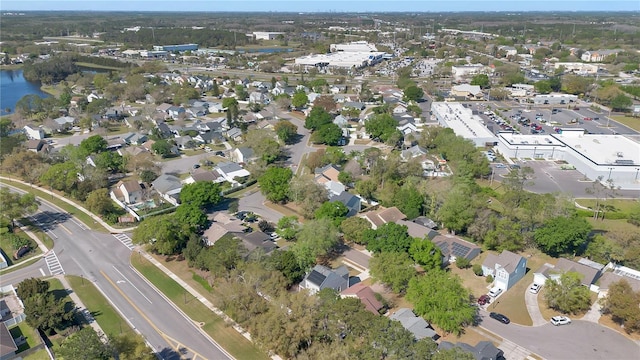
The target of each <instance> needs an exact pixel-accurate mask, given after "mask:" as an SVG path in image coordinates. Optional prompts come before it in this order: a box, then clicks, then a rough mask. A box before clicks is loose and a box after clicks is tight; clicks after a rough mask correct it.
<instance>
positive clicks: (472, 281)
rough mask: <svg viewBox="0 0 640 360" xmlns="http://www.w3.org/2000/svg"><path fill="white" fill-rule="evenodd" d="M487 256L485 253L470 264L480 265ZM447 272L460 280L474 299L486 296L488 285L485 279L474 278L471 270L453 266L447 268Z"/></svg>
mask: <svg viewBox="0 0 640 360" xmlns="http://www.w3.org/2000/svg"><path fill="white" fill-rule="evenodd" d="M487 254H488V253H487V252H483V253H481V254H480V255H479V256H478V257H476V258H475V259H473V261H471V264H472V265H473V264H482V262H483V261H484V259H485V258H486V257H487ZM449 271H450V272H451V274H455V275H458V276H459V277H460V278H461V279H462V284H463V285H464V286H465V287H466V288H467V289H469V290H470V291H471V294H473V296H474V297H476V298H478V297H480V295H483V294H486V293H487V292H488V291H489V288H488V286H489V284H488V283H487V281H486V278H485V277H483V276H476V274H475V273H474V272H473V269H472V268H468V269H458V267H457V266H456V265H455V264H453V265H451V266H449Z"/></svg>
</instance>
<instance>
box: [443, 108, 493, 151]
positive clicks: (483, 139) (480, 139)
mask: <svg viewBox="0 0 640 360" xmlns="http://www.w3.org/2000/svg"><path fill="white" fill-rule="evenodd" d="M431 111H432V113H433V116H435V118H436V119H437V120H438V123H439V124H440V125H441V126H443V127H448V128H451V129H452V130H453V132H455V133H456V135H459V136H462V137H463V138H465V139H468V140H471V141H472V142H473V143H474V144H475V145H476V146H477V147H484V146H487V145H489V146H494V145H495V144H496V142H497V141H498V139H497V138H496V136H495V135H494V134H493V133H492V132H491V131H489V129H487V128H486V127H485V126H484V120H482V118H480V117H479V116H478V115H473V111H472V110H471V109H468V108H466V107H464V106H462V104H461V103H457V102H434V103H433V104H432V105H431Z"/></svg>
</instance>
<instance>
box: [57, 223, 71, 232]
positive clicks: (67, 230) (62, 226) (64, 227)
mask: <svg viewBox="0 0 640 360" xmlns="http://www.w3.org/2000/svg"><path fill="white" fill-rule="evenodd" d="M58 225H60V227H61V228H63V229H65V231H66V232H68V233H69V234H73V233H72V232H71V230H69V229H67V227H66V226H64V225H62V224H58Z"/></svg>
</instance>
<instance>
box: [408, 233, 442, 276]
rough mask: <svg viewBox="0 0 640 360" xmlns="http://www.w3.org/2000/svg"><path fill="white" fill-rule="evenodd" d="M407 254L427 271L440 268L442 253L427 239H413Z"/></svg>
mask: <svg viewBox="0 0 640 360" xmlns="http://www.w3.org/2000/svg"><path fill="white" fill-rule="evenodd" d="M409 254H411V257H412V258H413V260H415V261H416V262H417V263H418V264H420V265H422V267H423V268H424V269H425V270H427V271H428V270H432V269H440V268H441V267H442V251H441V250H440V248H439V247H438V246H437V245H436V244H435V243H433V242H432V241H431V240H429V239H414V240H413V243H412V244H411V247H410V248H409Z"/></svg>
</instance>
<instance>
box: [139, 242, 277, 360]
mask: <svg viewBox="0 0 640 360" xmlns="http://www.w3.org/2000/svg"><path fill="white" fill-rule="evenodd" d="M140 254H141V255H142V256H144V257H145V258H146V259H147V260H149V261H150V262H151V263H152V264H153V265H155V266H156V267H157V268H158V269H160V270H162V272H164V273H165V274H167V276H169V277H170V278H171V279H173V280H174V281H175V282H177V283H178V284H179V285H180V286H181V287H182V288H183V289H185V290H186V291H188V292H189V294H191V295H193V297H195V298H196V299H198V300H199V301H200V302H201V303H202V304H204V306H206V307H208V308H209V309H211V311H213V312H214V313H215V314H216V315H218V316H220V317H221V318H222V319H223V320H224V321H225V323H227V324H231V326H233V328H234V329H236V331H238V332H239V333H240V334H241V335H242V336H244V337H245V338H246V339H247V340H249V341H251V334H249V333H248V332H247V331H246V330H245V329H243V328H242V327H241V326H240V325H239V324H237V323H236V322H235V321H233V319H232V318H230V317H228V316H227V315H226V314H225V313H224V312H222V310H220V309H218V308H217V307H215V306H214V305H213V304H212V303H211V301H209V300H208V299H206V298H205V297H204V296H202V295H201V294H200V293H199V292H198V291H197V290H196V289H194V288H193V287H191V285H189V284H187V283H186V282H184V280H182V279H181V278H180V277H178V275H176V274H174V273H173V272H172V271H171V270H169V269H167V268H166V267H165V266H164V265H162V264H161V263H160V262H159V261H158V260H156V259H155V258H154V257H153V256H151V255H149V254H148V253H146V252H143V251H140ZM132 269H133V270H134V271H136V272H138V271H137V270H136V269H135V268H134V267H132ZM138 274H139V275H140V277H141V278H143V279H145V280H146V278H145V277H144V275H142V274H140V273H139V272H138ZM160 293H162V292H160ZM207 336H208V335H207ZM223 351H224V349H223ZM227 355H228V356H229V357H230V358H232V359H233V356H232V355H231V354H227ZM271 358H272V359H273V360H282V358H281V357H279V356H278V355H273V356H271Z"/></svg>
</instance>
